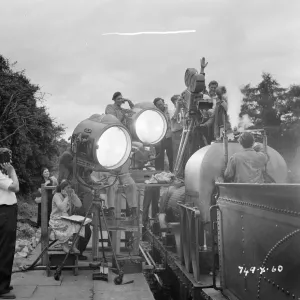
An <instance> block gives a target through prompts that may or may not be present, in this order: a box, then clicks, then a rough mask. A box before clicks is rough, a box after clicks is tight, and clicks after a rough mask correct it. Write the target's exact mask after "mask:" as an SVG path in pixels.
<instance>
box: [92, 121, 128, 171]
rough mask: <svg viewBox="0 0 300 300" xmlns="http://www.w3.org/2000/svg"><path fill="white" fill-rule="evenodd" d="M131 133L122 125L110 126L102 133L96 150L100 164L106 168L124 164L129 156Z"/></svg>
mask: <svg viewBox="0 0 300 300" xmlns="http://www.w3.org/2000/svg"><path fill="white" fill-rule="evenodd" d="M130 141H131V140H130V136H129V134H128V133H127V132H126V131H125V130H124V129H123V128H121V127H118V126H116V127H110V128H108V129H107V130H106V131H104V133H103V134H102V135H101V137H100V138H99V141H98V149H97V152H96V155H97V159H98V162H99V164H100V165H102V166H103V167H105V168H106V169H114V168H118V167H120V166H122V165H123V164H124V163H125V162H126V160H127V159H128V157H129V154H130V150H131V149H130V148H131V142H130Z"/></svg>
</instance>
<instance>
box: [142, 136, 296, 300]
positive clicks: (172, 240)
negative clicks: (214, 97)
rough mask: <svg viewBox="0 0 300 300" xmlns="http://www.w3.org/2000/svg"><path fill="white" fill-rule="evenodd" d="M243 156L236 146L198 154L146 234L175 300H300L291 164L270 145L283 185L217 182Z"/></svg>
mask: <svg viewBox="0 0 300 300" xmlns="http://www.w3.org/2000/svg"><path fill="white" fill-rule="evenodd" d="M224 145H225V146H226V147H224ZM224 149H225V151H224ZM240 150H241V146H240V145H239V143H237V142H236V141H231V142H230V141H229V142H228V143H226V144H225V143H223V142H215V143H213V144H211V145H207V146H205V147H203V148H201V149H199V150H198V151H196V152H195V153H194V154H193V155H192V156H191V157H190V158H189V159H188V161H187V163H186V166H185V180H184V186H182V187H179V188H175V189H174V188H173V192H172V195H171V197H169V198H165V199H167V200H164V201H165V202H163V203H160V208H161V214H160V216H159V218H157V219H156V220H155V221H153V222H152V224H151V227H150V228H149V229H148V230H147V232H146V234H145V236H146V240H147V241H148V243H149V244H150V245H151V247H150V248H151V250H149V253H151V255H152V257H153V260H154V261H155V263H156V266H159V267H157V268H154V270H153V271H152V272H154V273H156V274H155V276H158V277H159V278H160V279H161V280H162V282H163V284H164V286H165V287H166V286H167V287H169V293H168V296H166V297H169V299H174V300H177V299H178V300H179V299H180V300H190V299H194V300H198V299H239V300H252V299H266V300H268V299H270V300H271V299H274V300H279V299H300V285H299V284H298V283H299V280H300V271H299V270H300V269H299V264H300V258H299V250H300V242H299V237H300V203H299V192H300V185H295V184H288V183H287V176H288V169H287V165H286V162H285V161H284V159H283V157H282V156H281V155H280V154H279V153H278V152H277V151H276V150H275V149H273V148H271V147H269V146H267V145H266V141H265V150H266V151H267V153H268V155H269V157H270V159H269V162H268V164H267V172H268V174H269V175H270V176H271V177H272V178H273V179H274V181H275V182H276V183H270V184H237V183H222V182H217V178H218V176H219V174H220V173H221V171H222V169H223V168H224V164H225V163H226V156H227V157H228V156H229V157H230V156H232V155H233V154H234V153H236V152H238V151H240ZM224 154H225V155H224ZM150 248H149V249H150ZM165 299H167V298H165Z"/></svg>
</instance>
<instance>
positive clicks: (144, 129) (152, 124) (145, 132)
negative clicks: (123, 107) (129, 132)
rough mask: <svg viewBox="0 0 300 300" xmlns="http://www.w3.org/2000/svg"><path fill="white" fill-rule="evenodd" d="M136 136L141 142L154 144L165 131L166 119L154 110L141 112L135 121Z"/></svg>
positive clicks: (160, 138)
mask: <svg viewBox="0 0 300 300" xmlns="http://www.w3.org/2000/svg"><path fill="white" fill-rule="evenodd" d="M135 128H136V129H135V130H136V134H137V137H138V138H139V139H140V141H141V142H142V143H146V144H156V143H158V142H159V141H161V140H162V138H163V137H164V136H165V134H166V131H167V121H166V119H165V117H164V116H163V114H162V113H160V112H158V111H155V110H146V111H144V112H142V113H141V114H140V115H139V116H138V118H137V120H136V123H135Z"/></svg>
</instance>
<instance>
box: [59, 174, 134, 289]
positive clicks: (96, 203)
mask: <svg viewBox="0 0 300 300" xmlns="http://www.w3.org/2000/svg"><path fill="white" fill-rule="evenodd" d="M75 174H76V175H75V176H76V179H77V180H78V182H79V183H80V184H83V185H84V186H86V187H88V188H90V189H92V191H93V201H92V202H91V204H90V206H89V208H88V211H87V212H86V215H85V217H84V220H83V221H82V222H81V224H80V228H79V230H78V232H77V233H76V236H75V238H74V239H73V241H72V245H71V249H72V248H73V246H74V245H75V243H76V242H77V240H78V237H79V233H80V231H81V229H82V227H83V226H84V223H85V221H86V219H87V218H88V216H90V214H91V211H92V208H95V209H97V212H98V217H99V227H100V234H101V240H102V255H103V257H102V261H103V262H102V263H103V265H104V263H107V260H106V257H105V252H104V244H103V235H102V223H101V216H102V218H103V222H104V225H105V229H106V231H107V232H108V239H109V242H110V244H112V241H111V238H110V235H109V230H108V226H107V222H106V218H105V215H104V210H103V200H102V199H101V198H100V190H103V189H104V188H107V187H110V186H112V185H114V184H115V182H116V181H117V179H118V176H116V178H115V180H114V182H113V183H112V184H109V185H106V186H98V187H96V188H95V187H94V186H90V185H88V184H86V183H85V182H84V181H83V180H82V179H81V178H80V177H79V176H78V174H77V173H75ZM97 229H98V228H96V230H97ZM94 230H95V228H94ZM112 253H113V258H114V260H115V263H116V267H117V272H118V275H117V277H115V279H114V283H115V284H116V285H120V284H122V281H123V276H124V273H123V271H122V270H121V268H120V266H119V263H118V259H117V256H116V253H115V250H114V249H113V247H112ZM69 254H70V251H69V252H68V253H67V254H66V256H65V258H64V260H63V262H62V264H61V265H60V266H58V267H57V269H56V271H55V273H54V279H55V280H59V279H60V276H61V272H62V269H63V267H64V264H65V263H66V261H67V259H68V256H69ZM100 265H101V263H100V264H99V263H98V264H97V265H94V264H92V266H91V267H98V266H100ZM106 276H107V275H106ZM106 276H105V275H104V274H103V273H102V274H101V273H100V274H99V273H95V275H93V279H100V280H101V279H103V280H105V277H106ZM131 282H132V281H130V282H126V284H127V283H131ZM124 284H125V283H124Z"/></svg>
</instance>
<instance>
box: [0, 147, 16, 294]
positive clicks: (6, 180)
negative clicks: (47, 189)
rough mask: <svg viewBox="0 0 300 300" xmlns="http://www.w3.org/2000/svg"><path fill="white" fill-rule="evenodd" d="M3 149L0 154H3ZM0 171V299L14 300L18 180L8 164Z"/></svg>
mask: <svg viewBox="0 0 300 300" xmlns="http://www.w3.org/2000/svg"><path fill="white" fill-rule="evenodd" d="M3 150H4V149H3V148H1V149H0V152H3ZM5 150H6V149H5ZM1 167H2V169H4V170H6V171H7V173H8V175H6V174H4V172H3V171H2V170H0V299H16V296H15V295H14V294H13V293H12V292H11V290H12V289H13V288H12V287H11V286H10V282H11V275H12V267H13V261H14V254H15V246H16V231H17V213H18V206H17V197H16V194H15V193H17V192H18V191H19V180H18V177H17V175H16V171H15V169H14V167H13V166H12V165H11V164H10V163H5V164H3V165H1Z"/></svg>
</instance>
